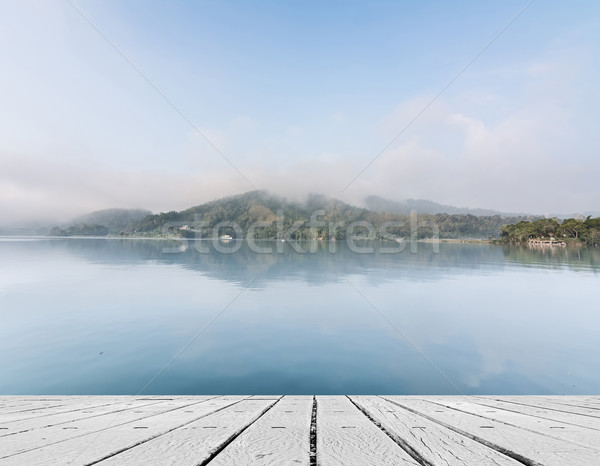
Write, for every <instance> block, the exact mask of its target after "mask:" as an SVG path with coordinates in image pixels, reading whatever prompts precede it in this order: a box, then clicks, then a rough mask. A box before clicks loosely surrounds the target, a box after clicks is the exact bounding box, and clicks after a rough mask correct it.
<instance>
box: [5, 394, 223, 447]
mask: <svg viewBox="0 0 600 466" xmlns="http://www.w3.org/2000/svg"><path fill="white" fill-rule="evenodd" d="M209 398H211V397H202V396H200V397H198V398H197V400H196V401H201V400H203V399H209ZM130 400H131V401H126V402H123V401H121V402H118V403H109V404H101V403H98V404H97V405H91V406H89V405H86V406H85V407H81V408H79V409H76V410H71V411H67V412H61V413H58V414H48V415H46V416H41V417H34V418H31V419H25V420H22V421H15V422H10V423H8V424H1V423H0V427H3V426H5V427H6V429H4V430H3V431H1V432H0V437H3V436H5V435H19V434H22V433H25V432H27V431H31V430H34V429H44V428H48V427H53V426H60V425H63V424H69V423H73V422H75V421H82V420H86V419H92V418H97V417H100V416H103V415H107V414H109V415H113V414H114V415H116V414H117V413H121V412H123V411H128V410H130V411H133V413H137V414H141V413H144V412H143V411H141V409H143V408H145V407H148V406H153V405H164V404H165V403H167V402H166V401H160V400H153V401H149V400H139V401H136V400H135V399H133V398H130ZM178 402H179V400H178ZM181 402H186V400H182V401H181ZM190 403H191V401H190ZM158 407H159V409H160V407H161V406H158ZM0 419H1V417H0ZM102 422H105V421H103V420H102V419H99V420H98V423H99V424H101V423H102ZM3 432H4V433H3ZM46 432H47V431H46ZM13 438H14V437H13Z"/></svg>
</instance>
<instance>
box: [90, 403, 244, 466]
mask: <svg viewBox="0 0 600 466" xmlns="http://www.w3.org/2000/svg"><path fill="white" fill-rule="evenodd" d="M209 399H212V398H209ZM246 400H248V398H244V399H243V400H239V401H235V402H233V403H231V404H229V405H227V406H223V407H221V408H218V409H216V410H214V411H211V412H210V413H207V414H203V415H202V416H200V417H198V418H196V419H193V420H191V421H189V422H186V423H185V424H181V425H179V426H177V427H173V428H172V429H169V430H166V431H165V432H161V433H160V434H156V435H154V436H152V437H150V438H147V439H145V440H142V441H140V442H138V443H136V444H135V445H132V446H130V447H125V448H122V449H121V450H118V451H116V452H114V453H111V454H110V455H106V456H104V457H102V458H100V459H99V460H95V461H92V462H91V463H86V464H85V466H91V465H93V464H98V463H100V462H101V461H104V460H107V459H109V458H112V457H113V456H116V455H119V454H121V453H123V452H125V451H127V450H131V449H132V448H135V447H137V446H139V445H142V444H144V443H146V442H149V441H150V440H154V439H155V438H158V437H161V436H163V435H166V434H168V433H169V432H173V431H174V430H177V429H180V428H182V427H185V426H187V425H188V424H191V423H192V422H196V421H199V420H200V419H203V418H205V417H208V416H211V415H213V414H215V413H218V412H219V411H223V410H224V409H227V408H230V407H231V406H233V405H236V404H238V403H241V402H242V401H246ZM205 401H208V400H205ZM194 404H198V403H194ZM188 406H191V405H188ZM160 414H163V413H160ZM149 417H151V416H149ZM144 419H147V418H144ZM132 422H137V421H132ZM115 427H116V426H115Z"/></svg>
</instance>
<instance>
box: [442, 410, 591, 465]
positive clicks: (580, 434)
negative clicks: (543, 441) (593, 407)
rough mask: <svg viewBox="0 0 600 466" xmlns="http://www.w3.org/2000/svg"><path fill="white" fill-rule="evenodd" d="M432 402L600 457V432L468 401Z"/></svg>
mask: <svg viewBox="0 0 600 466" xmlns="http://www.w3.org/2000/svg"><path fill="white" fill-rule="evenodd" d="M430 402H431V403H435V404H437V405H439V406H445V407H448V408H453V409H456V410H458V411H461V412H465V413H469V414H474V415H476V416H480V417H481V418H482V419H490V420H495V421H499V422H502V423H505V424H507V425H511V426H514V427H518V428H521V429H527V430H529V431H532V432H538V433H541V434H544V435H546V436H548V437H552V438H556V439H559V440H567V441H570V442H573V443H576V444H578V445H582V446H585V447H589V448H594V449H596V450H598V451H599V455H600V431H597V430H593V429H586V428H584V427H579V426H574V425H570V424H565V423H563V422H559V421H550V420H547V419H542V418H539V417H533V416H530V415H528V414H524V413H517V412H514V411H504V410H499V409H492V410H490V409H489V408H488V407H487V406H481V405H478V404H476V403H471V402H470V401H467V400H463V401H454V400H451V401H447V400H446V401H442V400H437V401H435V400H430Z"/></svg>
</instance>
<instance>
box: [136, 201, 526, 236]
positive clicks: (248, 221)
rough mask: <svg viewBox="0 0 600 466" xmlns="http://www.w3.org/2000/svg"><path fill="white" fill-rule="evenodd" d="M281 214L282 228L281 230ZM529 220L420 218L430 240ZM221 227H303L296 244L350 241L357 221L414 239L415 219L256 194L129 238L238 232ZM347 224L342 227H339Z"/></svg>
mask: <svg viewBox="0 0 600 466" xmlns="http://www.w3.org/2000/svg"><path fill="white" fill-rule="evenodd" d="M319 210H322V211H324V212H323V214H322V215H319V216H318V217H317V218H315V220H316V221H318V222H321V223H322V225H320V226H315V227H314V228H311V224H310V220H311V215H313V214H314V213H315V212H316V211H319ZM278 214H280V217H279V218H280V220H279V221H280V222H281V224H280V225H279V226H278V224H277V223H278ZM524 218H525V217H504V216H501V215H494V216H485V217H477V216H475V215H470V214H466V215H465V214H462V215H448V214H436V215H429V214H424V215H418V218H417V224H418V229H417V237H418V238H431V237H432V236H434V234H436V233H437V230H436V227H435V226H437V227H438V228H439V235H440V237H441V238H485V239H487V238H489V237H490V236H497V235H498V234H499V233H500V227H501V226H502V225H503V224H505V223H509V222H513V221H519V220H523V219H524ZM220 222H235V223H236V224H238V225H239V226H240V227H241V229H242V231H243V234H244V237H246V236H247V233H248V230H249V229H250V227H251V226H252V225H254V224H256V223H257V222H261V226H260V227H257V228H254V230H253V232H252V236H253V237H254V238H256V239H277V237H278V227H279V229H283V231H288V230H290V228H292V226H293V225H298V224H300V226H299V228H297V229H296V230H294V232H293V233H292V234H291V235H290V236H291V238H292V239H316V238H322V239H331V238H332V237H335V238H336V239H338V240H341V239H344V238H345V233H346V227H347V226H348V225H350V224H351V223H353V222H368V223H369V224H371V225H373V227H375V229H379V228H380V227H381V226H382V225H384V224H385V223H386V222H396V223H397V224H399V225H397V226H393V227H390V228H388V229H387V233H388V234H389V235H396V236H398V237H404V238H409V237H410V236H411V233H412V232H411V219H410V216H408V215H402V214H397V213H390V212H374V211H372V210H368V209H363V208H360V207H355V206H351V205H349V204H346V203H344V202H341V201H338V200H335V199H329V198H326V197H325V196H321V195H311V196H309V197H308V199H307V201H306V202H304V203H298V202H290V201H287V200H286V199H284V198H281V197H277V196H273V195H270V194H268V193H266V192H264V191H252V192H249V193H246V194H242V195H239V196H232V197H227V198H224V199H219V200H216V201H212V202H208V203H206V204H202V205H199V206H195V207H192V208H190V209H187V210H183V211H181V212H167V213H160V214H157V215H148V216H147V217H145V218H144V219H143V220H141V221H140V222H137V223H135V224H132V225H130V226H129V227H128V228H127V229H125V233H126V234H129V235H135V236H156V235H161V234H165V233H169V234H178V235H180V236H185V237H187V236H189V235H190V231H192V232H194V233H195V234H196V233H197V234H198V236H202V237H213V236H220V235H222V234H231V235H232V236H235V233H234V231H233V229H231V228H227V227H224V228H221V229H219V232H218V234H217V235H215V232H214V231H213V228H214V227H215V226H216V225H218V224H219V223H220ZM336 224H342V226H341V227H337V228H336V227H335V225H336ZM354 235H355V236H358V237H365V238H366V237H370V236H372V232H371V234H369V232H368V231H367V230H366V229H365V228H362V229H361V228H357V229H356V230H355V231H354ZM389 235H388V236H389Z"/></svg>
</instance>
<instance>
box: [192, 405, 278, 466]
mask: <svg viewBox="0 0 600 466" xmlns="http://www.w3.org/2000/svg"><path fill="white" fill-rule="evenodd" d="M281 398H283V397H279V398H278V399H277V400H275V403H273V404H272V405H269V406H267V407H266V408H265V409H263V411H262V412H261V413H260V415H259V416H258V417H257V418H256V419H254V421H252V422H251V423H250V424H248V425H247V426H245V427H244V428H243V429H241V430H240V431H238V432H234V433H233V435H231V437H229V438H228V439H227V440H225V441H224V442H223V443H222V444H221V445H219V446H218V447H217V448H216V449H215V451H213V452H212V453H211V454H210V455H209V457H208V458H206V459H205V460H204V461H202V462H201V463H199V464H198V466H205V465H207V464H208V463H210V462H211V461H212V460H214V459H215V458H216V457H217V455H218V454H219V453H221V452H222V451H223V450H224V449H225V448H227V446H228V445H229V444H230V443H231V442H233V441H234V440H235V439H236V438H238V437H239V436H240V435H242V433H243V432H244V431H245V430H246V429H247V428H248V427H250V426H251V425H252V424H254V423H255V422H256V421H258V420H259V419H260V418H261V417H263V416H264V415H265V414H266V413H267V412H268V411H269V410H270V409H271V408H272V407H273V406H275V405H276V404H277V403H279V400H281ZM251 399H252V398H251ZM242 401H244V400H242ZM269 401H270V400H269Z"/></svg>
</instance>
